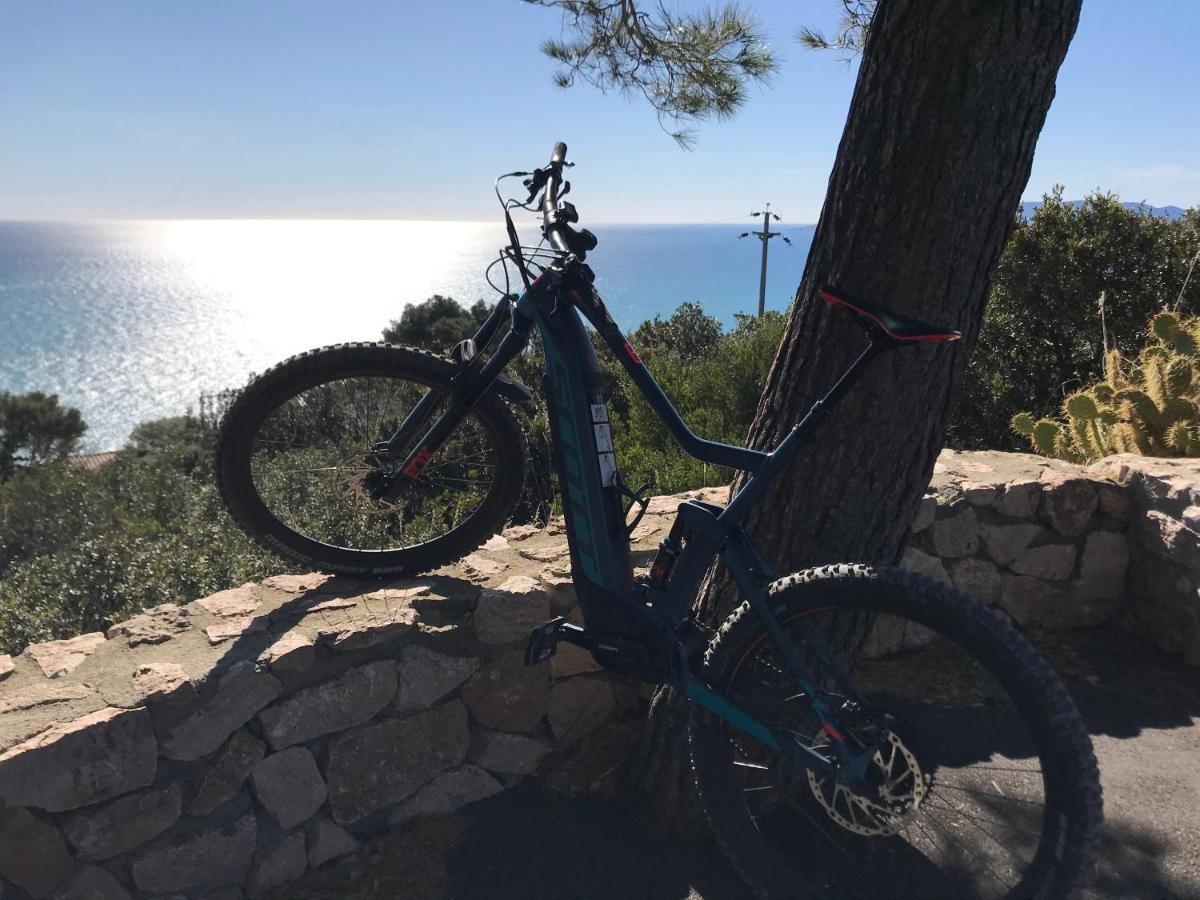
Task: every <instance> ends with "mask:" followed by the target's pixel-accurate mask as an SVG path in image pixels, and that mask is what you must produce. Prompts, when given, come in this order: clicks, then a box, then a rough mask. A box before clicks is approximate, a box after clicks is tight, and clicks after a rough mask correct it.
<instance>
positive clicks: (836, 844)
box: [689, 566, 1101, 898]
mask: <svg viewBox="0 0 1200 900" xmlns="http://www.w3.org/2000/svg"><path fill="white" fill-rule="evenodd" d="M768 596H769V600H770V603H771V606H772V608H773V610H774V612H775V615H776V617H777V618H778V619H779V621H780V622H781V623H782V624H783V626H784V629H785V631H786V632H787V634H788V636H789V638H790V639H791V640H792V642H793V644H794V645H795V646H796V647H797V648H798V649H799V650H800V653H801V657H802V658H803V660H804V662H805V664H806V666H807V667H808V669H809V672H810V675H811V676H812V683H811V684H810V688H811V689H812V693H813V694H815V695H816V697H815V699H817V700H819V701H820V702H821V703H822V704H823V705H824V708H825V709H827V710H830V711H832V713H833V715H834V718H835V719H836V721H837V723H838V727H837V728H835V729H833V730H834V731H835V733H836V734H837V736H838V737H839V738H841V739H842V740H844V741H845V743H846V746H847V747H848V749H849V750H850V751H852V752H853V751H858V752H860V757H861V759H862V760H864V762H865V764H866V765H865V769H866V771H865V772H862V773H860V774H859V775H857V777H855V778H845V777H840V778H835V777H833V776H819V775H817V774H815V773H814V772H813V771H811V770H808V769H806V768H804V767H803V766H801V765H799V764H797V763H794V762H791V761H790V759H786V758H784V757H782V756H781V755H780V754H777V753H775V752H774V751H772V750H770V749H768V748H767V747H766V746H765V745H763V744H760V743H758V742H756V741H755V740H753V739H752V738H749V737H747V736H745V735H744V734H742V733H741V732H738V731H735V730H734V729H733V728H731V727H729V726H727V725H726V724H725V723H724V722H723V721H721V720H718V719H716V718H715V717H713V716H712V715H710V714H708V713H706V712H704V711H703V710H700V709H696V710H694V711H693V715H692V718H691V723H690V728H689V737H690V745H691V753H692V765H693V769H694V773H695V777H696V783H697V786H698V788H699V790H700V794H701V798H702V800H703V802H704V807H705V810H706V812H707V814H708V817H709V820H710V822H711V824H712V826H713V828H714V830H715V831H716V833H717V836H718V838H719V840H720V841H721V843H722V844H723V845H724V847H725V849H726V851H727V853H728V854H729V856H730V858H731V859H732V861H733V863H734V864H735V865H736V866H737V868H738V869H739V871H740V872H741V873H742V875H743V877H745V879H746V880H747V882H748V883H749V884H751V885H752V886H753V887H754V888H755V889H756V890H757V891H759V892H760V893H761V894H763V895H765V896H771V897H804V896H829V897H839V898H843V897H862V898H868V897H870V898H874V897H889V898H891V897H913V898H930V897H954V898H969V897H989V898H992V897H1045V898H1061V897H1070V896H1072V895H1073V894H1074V893H1075V892H1077V891H1078V890H1080V888H1081V886H1082V885H1083V883H1084V882H1085V880H1086V878H1087V876H1088V875H1089V874H1090V872H1091V871H1092V870H1093V869H1094V866H1095V859H1096V851H1097V845H1098V842H1099V830H1100V822H1101V800H1100V783H1099V776H1098V772H1097V767H1096V760H1095V756H1094V754H1093V752H1092V745H1091V740H1090V738H1089V737H1088V733H1087V730H1086V728H1085V726H1084V724H1083V721H1082V719H1081V718H1080V716H1079V713H1078V711H1077V710H1076V708H1075V705H1074V703H1073V702H1072V700H1071V698H1070V695H1069V694H1068V693H1067V691H1066V688H1065V687H1064V686H1063V684H1062V682H1061V681H1059V679H1058V677H1057V676H1056V675H1055V674H1054V672H1053V670H1052V669H1051V668H1050V667H1049V665H1048V664H1047V663H1046V662H1045V660H1043V659H1042V657H1041V656H1040V655H1039V654H1038V653H1037V651H1036V650H1034V648H1033V647H1032V646H1031V645H1030V644H1029V642H1028V641H1026V640H1025V638H1024V637H1022V636H1021V635H1020V634H1019V633H1018V632H1017V631H1016V629H1014V628H1013V627H1012V625H1011V624H1009V622H1008V621H1007V620H1005V619H1004V618H1002V617H1001V616H1000V615H998V614H997V613H995V612H994V611H992V610H990V609H988V608H986V607H984V606H981V605H979V604H977V603H974V602H972V601H971V600H969V599H968V598H966V597H964V596H963V595H961V594H959V593H957V592H956V591H953V590H950V589H949V588H946V587H944V586H943V585H941V584H938V583H937V582H934V581H931V580H929V579H926V578H922V577H920V576H917V575H914V574H912V573H909V572H904V571H901V570H898V569H887V568H880V569H872V568H868V567H866V566H833V567H826V568H821V569H815V570H811V571H808V572H801V573H799V574H796V575H792V576H789V577H787V578H784V579H781V580H779V581H777V582H775V583H774V584H772V585H771V587H770V589H769V592H768ZM818 645H821V646H818ZM822 648H824V652H823V651H822ZM705 678H706V680H707V681H708V683H709V684H710V686H711V687H712V688H713V689H714V690H716V691H718V692H719V693H721V694H723V695H724V696H726V697H728V698H729V699H730V700H732V701H733V702H734V703H736V704H738V705H739V706H741V707H742V708H743V709H745V710H747V711H748V712H750V713H751V714H753V715H754V716H755V717H757V718H758V719H759V720H760V721H763V722H765V723H767V724H768V725H770V726H771V728H772V730H773V731H774V733H775V734H776V735H783V736H788V737H790V738H791V739H792V740H794V741H796V742H798V743H800V744H803V745H805V746H807V747H809V748H813V749H816V750H818V751H819V752H824V753H825V755H827V756H834V755H835V754H834V753H832V752H831V750H832V748H831V747H830V744H831V741H832V740H833V738H831V736H830V734H829V729H828V728H823V727H822V723H821V722H820V721H819V720H818V719H817V718H816V716H815V714H814V712H813V709H812V700H813V699H814V697H813V696H810V694H809V693H806V691H805V690H804V689H803V688H802V687H801V686H800V685H799V684H798V683H797V680H796V679H795V678H794V676H793V675H792V673H791V670H790V668H789V666H788V663H787V662H786V661H785V660H784V659H783V657H782V655H781V654H780V652H779V650H778V648H777V647H776V645H775V644H774V643H773V642H772V640H771V639H770V638H769V637H768V636H767V634H766V631H765V629H764V628H763V626H762V625H761V623H760V622H759V620H758V619H757V617H756V616H755V615H754V613H753V612H752V611H751V609H750V608H749V607H748V605H743V606H742V607H741V608H740V609H738V610H737V611H736V612H735V613H734V614H733V615H732V616H731V617H730V618H729V620H728V621H727V622H726V623H725V624H724V626H723V627H722V628H721V630H720V632H719V633H718V635H717V637H716V638H715V639H714V640H713V642H712V644H711V646H710V647H709V650H708V652H707V654H706V657H705Z"/></svg>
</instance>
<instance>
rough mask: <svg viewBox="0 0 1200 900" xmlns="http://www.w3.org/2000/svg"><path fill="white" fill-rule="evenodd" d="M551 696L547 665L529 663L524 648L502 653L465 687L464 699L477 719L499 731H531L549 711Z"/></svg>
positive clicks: (476, 674) (477, 673)
mask: <svg viewBox="0 0 1200 900" xmlns="http://www.w3.org/2000/svg"><path fill="white" fill-rule="evenodd" d="M548 696H549V684H548V679H547V673H546V671H545V669H544V668H543V667H539V666H526V665H525V663H524V658H523V655H522V653H521V652H520V651H514V652H512V653H509V654H506V655H504V656H501V657H498V658H497V659H495V660H493V661H492V662H491V663H489V664H487V665H485V666H484V667H483V668H482V669H480V670H479V671H478V672H476V673H475V675H474V677H472V678H471V680H470V681H468V682H467V684H466V686H465V687H464V688H463V694H462V697H463V702H464V703H465V704H466V705H467V709H469V710H470V711H471V716H472V717H473V718H474V719H475V721H477V722H479V723H480V724H482V725H486V726H487V727H488V728H494V729H495V730H497V731H512V732H521V733H527V732H530V731H533V729H534V728H536V727H537V725H538V723H539V722H541V721H542V718H543V717H544V716H545V715H546V700H547V698H548Z"/></svg>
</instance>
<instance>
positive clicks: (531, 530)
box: [504, 525, 541, 541]
mask: <svg viewBox="0 0 1200 900" xmlns="http://www.w3.org/2000/svg"><path fill="white" fill-rule="evenodd" d="M540 531H541V529H540V528H538V527H537V526H536V525H514V526H512V527H511V528H505V529H504V537H505V538H506V539H508V540H509V541H526V540H529V538H531V537H533V536H534V535H535V534H537V533H538V532H540Z"/></svg>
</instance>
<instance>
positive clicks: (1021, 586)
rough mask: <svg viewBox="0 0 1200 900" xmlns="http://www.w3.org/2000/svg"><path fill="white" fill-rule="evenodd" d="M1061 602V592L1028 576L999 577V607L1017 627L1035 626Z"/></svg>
mask: <svg viewBox="0 0 1200 900" xmlns="http://www.w3.org/2000/svg"><path fill="white" fill-rule="evenodd" d="M1061 601H1062V594H1061V592H1060V591H1059V590H1058V589H1057V588H1055V587H1053V586H1051V585H1049V584H1047V583H1046V582H1044V581H1042V580H1040V579H1038V578H1032V577H1030V576H1028V575H1009V574H1007V573H1005V574H1002V575H1001V576H1000V607H1001V609H1003V610H1004V611H1005V612H1007V613H1008V614H1009V615H1010V616H1012V617H1013V620H1014V621H1015V622H1016V623H1017V624H1018V625H1032V624H1037V623H1038V622H1040V621H1041V620H1042V619H1044V618H1045V617H1046V616H1047V615H1048V614H1050V613H1051V612H1052V611H1053V609H1054V607H1055V606H1056V605H1057V604H1058V603H1060V602H1061Z"/></svg>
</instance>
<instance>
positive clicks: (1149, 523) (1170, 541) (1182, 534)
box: [1138, 509, 1200, 573]
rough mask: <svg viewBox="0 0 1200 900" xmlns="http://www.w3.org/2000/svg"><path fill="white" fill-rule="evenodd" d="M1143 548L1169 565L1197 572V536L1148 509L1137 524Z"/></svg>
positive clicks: (1199, 565) (1199, 536) (1199, 547)
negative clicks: (1173, 564) (1172, 564)
mask: <svg viewBox="0 0 1200 900" xmlns="http://www.w3.org/2000/svg"><path fill="white" fill-rule="evenodd" d="M1138 536H1139V537H1140V538H1141V542H1142V546H1143V547H1145V548H1146V550H1147V551H1149V552H1150V553H1151V554H1153V555H1154V556H1156V557H1158V558H1159V559H1161V560H1163V561H1164V562H1168V563H1175V564H1177V565H1181V566H1184V567H1186V568H1188V569H1190V570H1191V571H1193V572H1196V573H1200V534H1197V532H1195V531H1193V530H1192V529H1191V528H1189V527H1188V526H1187V524H1186V523H1184V522H1183V521H1181V520H1180V519H1176V518H1173V517H1172V516H1169V515H1167V514H1166V513H1164V512H1160V511H1159V510H1156V509H1151V510H1148V511H1147V512H1146V514H1145V515H1144V516H1142V517H1141V519H1140V520H1139V521H1138Z"/></svg>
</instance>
